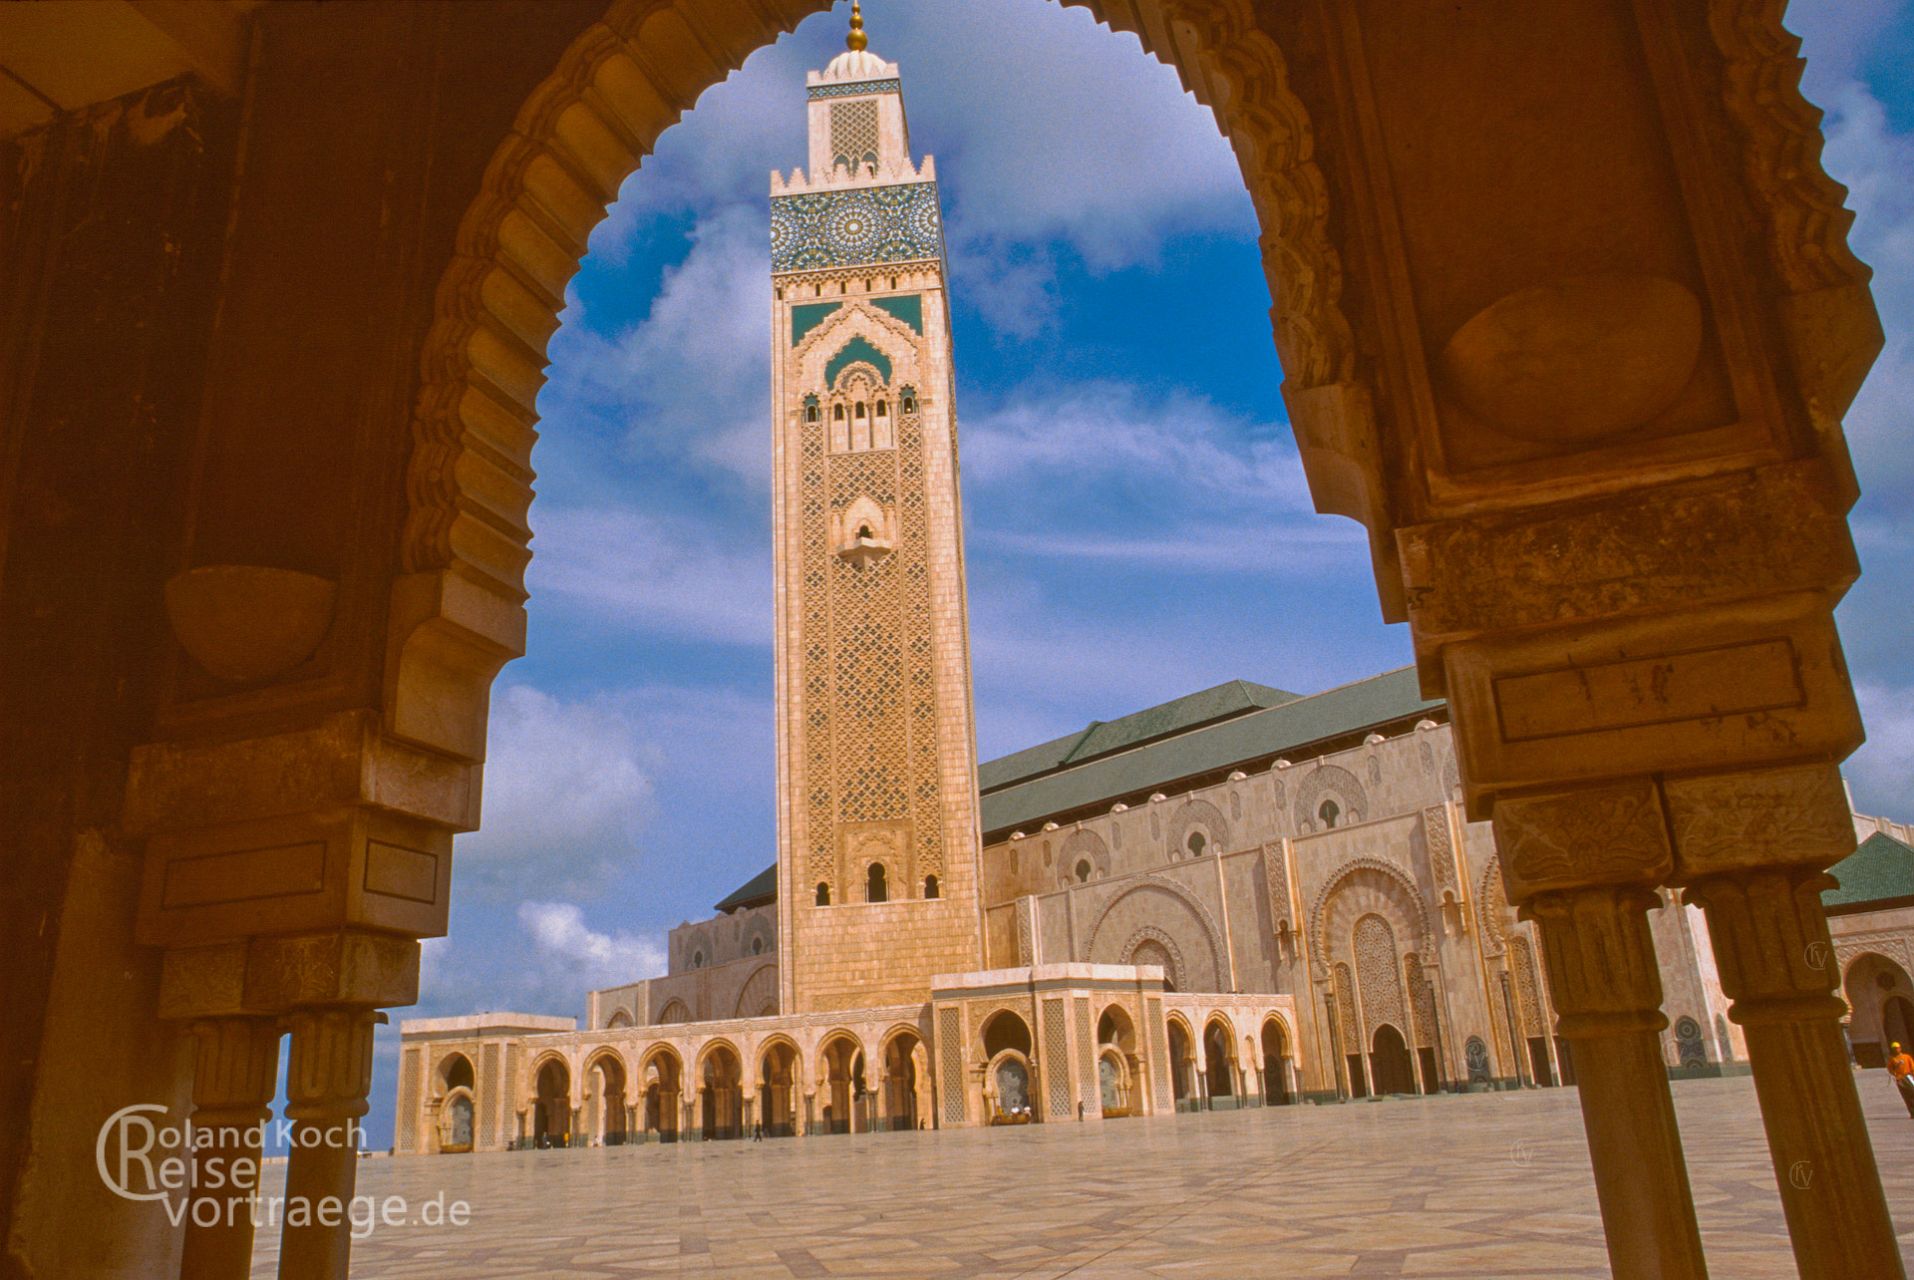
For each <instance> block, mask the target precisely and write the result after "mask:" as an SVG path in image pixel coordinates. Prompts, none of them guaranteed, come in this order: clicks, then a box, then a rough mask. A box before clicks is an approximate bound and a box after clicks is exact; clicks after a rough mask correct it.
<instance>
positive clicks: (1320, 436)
mask: <svg viewBox="0 0 1914 1280" xmlns="http://www.w3.org/2000/svg"><path fill="white" fill-rule="evenodd" d="M827 7H828V0H758V2H756V3H754V4H752V5H751V6H748V7H747V8H746V9H745V10H741V11H734V10H733V9H731V8H728V7H720V6H713V5H710V4H706V3H702V2H701V0H616V3H614V4H612V5H611V6H610V7H609V9H608V10H607V12H606V14H605V16H604V18H602V19H601V20H600V21H597V22H594V23H592V24H591V25H590V26H588V27H586V28H585V29H584V30H583V31H581V32H580V33H579V35H578V37H577V38H576V39H575V40H573V42H572V44H571V45H570V47H569V48H567V49H566V51H565V53H564V54H563V55H562V56H561V57H560V59H559V61H558V65H557V66H556V67H555V68H554V69H553V72H552V74H551V75H550V76H548V77H547V78H546V79H545V80H544V81H543V82H542V83H541V84H540V85H539V86H538V87H537V88H536V89H534V90H533V91H532V93H531V94H530V95H528V97H527V99H526V101H525V102H524V104H523V105H522V106H521V107H520V109H519V111H518V114H517V117H516V118H515V120H514V122H513V125H512V129H511V132H510V133H509V134H507V135H506V136H505V137H504V138H503V139H501V140H500V142H499V143H498V146H497V148H496V149H495V151H494V152H493V155H492V159H491V161H490V163H489V164H488V165H487V166H486V170H485V173H484V176H483V178H482V179H481V182H480V187H479V190H478V191H476V192H475V193H473V198H472V200H471V203H470V204H469V205H468V206H467V207H466V210H465V212H464V214H463V215H462V217H461V219H460V222H459V226H458V230H457V232H456V233H455V237H454V243H453V255H452V258H451V261H450V262H449V263H448V264H447V266H446V269H445V271H444V273H443V274H442V276H441V277H440V282H439V286H438V290H437V294H436V297H435V299H434V314H433V318H432V322H431V325H430V327H429V329H428V330H427V333H426V336H425V340H424V343H423V348H422V351H421V356H420V367H421V378H420V386H419V393H418V397H417V400H416V403H415V408H414V412H413V417H412V429H411V435H412V450H411V456H410V459H409V461H408V463H407V477H406V496H407V500H408V501H407V510H406V517H405V525H404V531H403V534H402V535H401V548H400V562H401V565H402V568H403V571H404V575H405V576H403V577H402V578H401V579H400V580H399V582H398V583H397V584H396V586H395V589H394V591H393V595H392V600H391V605H390V616H389V644H390V646H391V652H392V659H391V661H389V662H388V663H387V672H388V678H387V685H386V689H385V704H386V712H387V718H388V723H389V727H390V728H391V730H392V731H393V732H394V733H395V734H396V735H397V736H399V737H401V738H406V739H410V740H414V741H418V742H422V743H426V744H428V745H431V746H433V747H436V748H438V749H440V750H444V751H447V752H449V753H451V754H453V755H454V756H456V757H458V758H460V759H463V760H465V761H467V762H470V763H472V764H477V763H478V762H479V761H481V760H482V759H483V758H484V749H485V729H486V716H487V706H488V701H489V693H490V686H491V682H492V680H493V678H494V677H495V676H496V675H497V673H498V671H499V669H500V668H501V667H502V666H503V665H504V663H505V662H506V661H508V660H510V659H511V658H513V657H515V656H517V655H518V654H520V653H522V652H523V651H524V629H525V614H524V602H525V599H526V591H525V586H524V572H525V567H526V564H527V563H528V561H529V559H530V540H531V530H530V527H529V525H528V523H527V511H528V508H529V506H530V501H531V477H532V469H531V445H532V441H533V439H534V436H535V432H534V427H535V425H536V423H537V412H536V409H535V407H534V401H535V399H536V397H537V395H538V392H539V390H540V388H541V387H542V385H543V383H544V377H545V375H544V364H545V359H546V345H547V343H548V342H549V340H550V338H551V335H552V334H553V333H554V332H555V331H556V330H557V327H558V314H559V312H560V311H561V310H562V309H563V307H564V301H565V286H566V284H567V282H568V281H569V280H570V278H571V276H572V275H573V274H574V273H575V272H576V270H577V268H578V263H579V261H580V259H581V258H582V257H583V256H584V254H585V251H586V246H587V239H588V236H589V234H590V232H591V229H592V227H593V226H595V225H596V224H597V223H598V221H599V220H600V219H601V218H603V217H604V214H605V210H606V208H607V207H608V206H609V204H610V203H611V201H612V200H613V199H614V198H615V197H616V196H617V194H618V190H619V187H620V185H621V184H622V183H623V181H624V180H625V179H626V178H627V177H629V176H630V175H631V174H632V173H633V172H634V171H635V170H636V169H637V167H638V163H639V160H640V158H641V157H642V156H644V155H645V154H646V153H648V152H649V151H650V150H651V148H652V147H653V145H654V144H655V143H656V141H657V138H658V136H659V134H661V133H662V132H663V131H664V130H665V129H666V128H667V127H669V126H670V125H671V124H672V123H674V122H675V121H676V120H677V119H678V117H679V116H680V115H681V114H682V113H683V112H684V111H686V110H689V109H690V108H691V106H692V105H693V104H694V103H695V102H696V100H697V98H698V96H699V95H700V94H701V93H703V91H704V90H705V89H706V88H708V87H710V86H711V85H713V84H716V83H717V82H719V81H720V80H723V79H724V78H725V77H726V76H727V75H729V74H730V73H731V72H732V71H734V70H736V69H738V68H739V67H741V66H742V65H743V64H744V61H745V59H746V58H747V57H749V56H750V54H751V53H753V52H754V51H755V50H757V49H758V48H761V47H763V46H765V45H768V44H769V43H771V42H772V41H773V40H775V39H776V38H777V37H778V36H779V35H782V34H784V33H785V32H788V31H790V30H792V29H794V28H795V27H796V25H797V24H798V23H799V22H800V21H801V20H803V19H804V18H805V17H807V16H809V15H810V14H812V13H815V12H820V11H822V10H823V9H825V8H827ZM1085 7H1087V8H1089V9H1090V10H1091V12H1092V13H1093V14H1095V15H1096V16H1097V18H1098V19H1099V20H1101V21H1103V22H1105V23H1108V24H1109V25H1111V26H1112V27H1113V28H1117V29H1122V30H1130V31H1133V32H1135V34H1137V35H1138V36H1139V38H1140V39H1141V40H1142V42H1143V45H1144V48H1145V49H1147V50H1149V51H1150V52H1152V53H1154V54H1156V56H1158V57H1159V58H1161V59H1162V60H1163V61H1165V62H1167V63H1170V64H1171V65H1173V66H1175V67H1176V68H1177V69H1178V71H1179V73H1180V75H1181V77H1182V79H1183V81H1184V83H1185V84H1187V85H1189V86H1190V87H1191V88H1192V90H1193V91H1194V92H1195V94H1196V96H1197V98H1198V99H1199V101H1202V102H1204V103H1206V104H1208V105H1210V106H1211V107H1212V108H1213V109H1214V110H1215V111H1216V115H1217V122H1218V125H1219V127H1220V128H1221V130H1222V132H1223V133H1224V135H1225V136H1226V137H1228V138H1229V139H1230V140H1231V143H1232V145H1233V146H1234V148H1235V150H1236V154H1237V159H1238V163H1239V165H1240V167H1241V170H1242V173H1243V176H1244V180H1245V184H1246V186H1247V188H1248V191H1249V194H1250V197H1251V200H1252V202H1253V203H1254V205H1255V207H1256V211H1257V217H1258V221H1259V223H1260V224H1261V226H1262V228H1263V240H1262V243H1263V257H1264V267H1265V273H1266V275H1267V277H1268V279H1269V282H1270V285H1271V291H1272V293H1273V294H1274V296H1275V301H1276V307H1275V311H1274V315H1275V338H1276V348H1277V352H1278V354H1279V356H1280V358H1281V359H1282V361H1283V368H1284V371H1285V374H1286V377H1287V379H1288V384H1289V386H1290V387H1291V388H1293V389H1294V391H1293V394H1294V395H1295V397H1296V398H1297V399H1298V402H1299V403H1304V404H1313V403H1314V401H1307V400H1303V399H1302V396H1303V393H1307V392H1310V391H1312V390H1316V389H1319V388H1320V389H1325V390H1327V391H1331V392H1332V393H1333V394H1332V395H1331V396H1330V398H1331V399H1333V400H1334V401H1335V402H1336V404H1338V405H1346V406H1353V407H1354V413H1353V416H1354V417H1356V418H1358V419H1360V418H1363V417H1365V416H1366V415H1365V414H1364V413H1363V412H1362V411H1361V406H1362V405H1363V404H1365V403H1367V402H1368V401H1369V400H1370V399H1372V398H1373V394H1372V393H1370V392H1369V391H1368V390H1367V388H1366V385H1365V384H1364V383H1363V382H1362V381H1360V380H1359V379H1358V378H1357V376H1356V360H1355V349H1356V348H1355V341H1354V336H1353V330H1352V327H1351V325H1350V322H1349V320H1348V317H1347V314H1346V312H1345V311H1344V308H1343V305H1342V292H1343V268H1342V262H1341V258H1340V256H1339V254H1338V253H1337V251H1336V249H1335V247H1334V245H1333V244H1332V242H1331V239H1330V235H1329V223H1330V216H1331V200H1330V197H1329V186H1328V183H1327V181H1326V179H1325V176H1324V174H1323V172H1322V170H1321V168H1320V167H1319V165H1318V164H1317V162H1316V159H1315V140H1314V130H1313V129H1312V127H1311V124H1310V121H1309V118H1308V114H1307V112H1306V111H1305V109H1304V107H1303V104H1302V102H1301V100H1300V99H1299V98H1298V97H1297V96H1296V94H1295V93H1294V92H1293V91H1292V90H1291V89H1290V87H1289V75H1288V67H1287V65H1286V62H1285V60H1284V57H1283V54H1282V51H1281V50H1280V48H1279V47H1278V46H1277V44H1276V42H1275V40H1274V39H1273V38H1272V36H1271V35H1270V34H1269V32H1268V31H1267V30H1266V28H1265V26H1264V25H1262V21H1261V19H1260V17H1259V12H1258V7H1257V6H1256V5H1255V4H1254V3H1252V0H1222V2H1220V3H1213V4H1210V5H1208V6H1205V7H1204V8H1203V9H1202V10H1200V11H1193V12H1183V11H1182V7H1181V6H1180V5H1178V6H1176V7H1175V9H1174V10H1173V12H1175V14H1176V16H1175V17H1174V19H1173V20H1171V21H1167V22H1165V23H1163V24H1161V25H1155V24H1146V23H1145V22H1144V21H1143V20H1142V19H1141V17H1140V16H1138V15H1137V13H1136V11H1135V10H1134V9H1133V8H1131V7H1129V6H1114V5H1109V4H1104V3H1089V4H1087V5H1086V6H1085ZM741 14H742V15H743V16H742V17H741V16H740V15H741ZM1171 33H1173V34H1171ZM1165 36H1167V37H1168V38H1167V39H1166V40H1165V41H1164V43H1162V44H1161V46H1160V47H1159V43H1158V42H1159V39H1161V38H1163V37H1165ZM844 310H846V311H855V312H860V313H861V312H863V311H865V310H868V309H867V308H862V307H854V306H849V305H847V307H846V308H844ZM899 323H902V322H901V321H899ZM896 380H897V381H900V382H901V381H910V382H912V383H914V384H915V385H923V384H924V383H925V381H926V380H925V379H923V378H922V377H921V376H915V377H912V376H907V375H905V374H903V373H902V372H901V371H900V372H899V373H898V375H897V378H896ZM1299 412H1303V413H1305V414H1306V416H1313V415H1310V414H1308V411H1307V410H1304V411H1299ZM1335 412H1336V413H1337V414H1338V415H1340V416H1339V417H1338V418H1337V420H1338V421H1340V419H1341V416H1352V415H1351V410H1350V409H1349V408H1344V409H1341V410H1336V411H1335ZM1325 417H1327V415H1325ZM1362 429H1363V423H1362V422H1361V421H1357V422H1356V423H1355V425H1354V426H1353V427H1341V428H1331V429H1318V430H1315V431H1308V430H1299V431H1298V437H1299V440H1300V441H1301V442H1302V448H1301V452H1302V459H1303V465H1304V468H1305V470H1306V471H1307V473H1308V475H1309V479H1310V484H1311V488H1312V492H1313V493H1314V496H1315V499H1316V504H1317V506H1318V508H1319V509H1320V510H1323V511H1325V512H1333V513H1336V514H1341V515H1347V516H1351V517H1354V518H1356V519H1358V520H1363V521H1364V522H1365V523H1367V524H1370V525H1371V526H1372V527H1375V526H1377V522H1378V520H1379V519H1380V517H1381V514H1382V513H1381V504H1382V498H1381V497H1380V495H1379V494H1378V493H1377V491H1376V487H1375V485H1374V483H1373V481H1372V480H1371V478H1370V475H1369V470H1368V468H1367V465H1366V462H1367V460H1366V459H1365V458H1363V457H1360V456H1358V454H1359V446H1357V445H1353V444H1349V443H1345V441H1346V440H1347V439H1350V438H1361V435H1362ZM1379 545H1380V544H1379ZM1379 579H1380V580H1382V581H1384V582H1385V583H1388V582H1393V581H1395V575H1393V574H1389V573H1383V574H1380V575H1379ZM1388 592H1389V588H1388V587H1387V586H1385V594H1387V593H1388Z"/></svg>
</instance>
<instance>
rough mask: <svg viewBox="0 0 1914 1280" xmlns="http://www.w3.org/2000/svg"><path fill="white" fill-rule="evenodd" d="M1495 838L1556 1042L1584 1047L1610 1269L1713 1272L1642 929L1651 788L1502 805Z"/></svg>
mask: <svg viewBox="0 0 1914 1280" xmlns="http://www.w3.org/2000/svg"><path fill="white" fill-rule="evenodd" d="M1495 837H1496V843H1497V845H1499V846H1500V848H1501V850H1502V856H1503V857H1504V858H1505V859H1506V861H1505V863H1504V869H1503V874H1504V879H1505V880H1506V881H1507V884H1508V888H1509V897H1510V900H1511V901H1514V902H1518V903H1520V904H1522V914H1523V915H1524V916H1525V917H1526V918H1528V919H1531V920H1534V921H1535V922H1536V923H1537V925H1538V927H1539V929H1540V931H1541V940H1542V951H1543V956H1544V966H1543V967H1544V968H1545V969H1546V971H1547V975H1548V983H1549V990H1550V992H1551V994H1552V995H1553V996H1554V1000H1555V1010H1556V1014H1557V1017H1558V1019H1559V1023H1560V1029H1561V1034H1562V1035H1563V1036H1564V1037H1565V1038H1567V1039H1568V1040H1570V1041H1571V1042H1574V1043H1579V1044H1585V1045H1586V1046H1587V1052H1586V1053H1581V1054H1578V1055H1577V1059H1578V1061H1583V1062H1586V1063H1587V1064H1588V1069H1587V1071H1586V1072H1585V1073H1584V1074H1583V1076H1582V1078H1581V1090H1580V1095H1581V1104H1582V1126H1583V1129H1584V1130H1585V1132H1586V1133H1587V1135H1588V1150H1589V1158H1590V1161H1591V1163H1593V1165H1594V1167H1595V1194H1596V1197H1597V1199H1599V1200H1600V1202H1601V1206H1602V1220H1603V1222H1605V1223H1607V1224H1610V1225H1611V1229H1610V1230H1609V1232H1608V1259H1609V1266H1610V1269H1611V1270H1612V1272H1613V1273H1614V1275H1615V1276H1617V1277H1619V1278H1620V1280H1681V1278H1685V1277H1688V1278H1694V1280H1699V1278H1700V1277H1704V1276H1706V1275H1707V1274H1708V1269H1707V1264H1706V1263H1705V1262H1704V1261H1703V1260H1702V1253H1701V1237H1700V1234H1699V1232H1698V1231H1697V1230H1696V1227H1695V1207H1694V1198H1693V1195H1692V1194H1691V1193H1690V1190H1689V1186H1688V1168H1687V1165H1686V1164H1685V1163H1684V1162H1683V1159H1682V1150H1681V1134H1680V1132H1679V1131H1678V1130H1677V1129H1676V1127H1675V1106H1674V1101H1673V1099H1672V1098H1671V1097H1670V1096H1669V1092H1668V1073H1667V1071H1666V1070H1665V1069H1664V1067H1663V1065H1662V1058H1661V1044H1660V1033H1661V1031H1662V1029H1663V1028H1665V1027H1666V1026H1667V1025H1668V1019H1667V1017H1666V1016H1665V1015H1664V1014H1663V1013H1662V1011H1661V972H1660V969H1659V967H1658V964H1657V961H1656V958H1655V946H1654V940H1653V938H1652V937H1651V936H1650V934H1649V930H1648V914H1647V913H1648V911H1649V909H1650V908H1652V907H1658V906H1660V904H1661V898H1660V896H1659V895H1658V894H1656V893H1655V891H1654V889H1653V888H1652V887H1651V886H1653V885H1654V884H1656V883H1658V882H1659V880H1660V878H1661V877H1662V875H1663V874H1665V872H1666V870H1667V868H1668V867H1669V866H1670V865H1671V862H1672V858H1671V855H1670V851H1669V847H1668V839H1667V833H1666V830H1665V827H1664V826H1663V824H1662V821H1661V808H1660V805H1659V804H1658V803H1657V797H1656V795H1655V790H1654V786H1653V784H1652V783H1650V782H1648V781H1647V780H1646V779H1642V780H1638V781H1635V782H1631V783H1625V784H1620V785H1616V786H1611V787H1596V788H1583V789H1578V790H1575V791H1568V792H1557V793H1552V794H1543V795H1525V796H1507V797H1504V798H1503V799H1501V800H1500V801H1498V803H1497V805H1496V809H1495ZM1515 1030H1516V1038H1517V1044H1518V1046H1520V1038H1521V1037H1520V1028H1519V1026H1518V1027H1516V1028H1515ZM1518 1061H1519V1048H1518ZM1621 1223H1626V1224H1628V1229H1627V1230H1625V1231H1622V1230H1615V1229H1612V1228H1613V1227H1614V1226H1615V1225H1616V1224H1621Z"/></svg>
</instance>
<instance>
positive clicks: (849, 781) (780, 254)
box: [771, 4, 983, 1013]
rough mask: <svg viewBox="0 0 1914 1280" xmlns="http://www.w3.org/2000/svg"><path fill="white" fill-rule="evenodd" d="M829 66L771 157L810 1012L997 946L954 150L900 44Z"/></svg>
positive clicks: (780, 485)
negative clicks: (912, 127) (982, 782)
mask: <svg viewBox="0 0 1914 1280" xmlns="http://www.w3.org/2000/svg"><path fill="white" fill-rule="evenodd" d="M846 43H847V45H848V46H849V47H848V50H847V51H846V52H844V53H841V54H839V55H838V56H837V57H835V58H833V59H832V60H831V64H830V65H829V66H828V67H826V68H825V69H824V70H823V71H822V72H817V71H813V72H811V73H810V75H809V76H808V77H807V79H806V96H807V97H808V98H809V107H808V110H809V112H810V143H811V148H810V149H811V155H810V167H809V169H808V171H805V170H799V171H793V172H792V174H791V175H790V176H789V177H788V178H786V177H782V176H780V175H778V174H773V175H772V176H771V273H772V275H771V279H772V294H773V297H772V303H771V313H772V314H771V347H772V355H771V406H772V409H771V411H772V427H771V439H772V452H773V458H774V471H775V480H774V482H773V493H774V501H773V507H774V523H775V526H776V534H775V537H776V564H777V626H778V636H777V701H778V825H779V832H778V915H779V921H778V923H779V931H778V937H779V947H780V953H781V954H780V965H779V970H780V982H781V983H782V990H781V991H780V993H779V994H780V997H781V999H780V1007H781V1008H782V1010H783V1011H784V1012H786V1013H802V1012H805V1011H808V1010H816V1009H850V1008H861V1007H869V1006H873V1005H881V1004H891V1003H907V1002H915V1001H921V1000H923V999H925V998H926V997H927V995H928V992H929V988H930V979H931V976H932V975H933V974H937V973H950V972H959V971H963V970H968V969H975V968H977V967H979V965H980V964H981V961H982V956H983V945H982V936H983V926H982V914H981V907H980V899H979V889H980V885H979V883H978V881H979V866H980V860H981V855H980V852H979V847H978V841H979V836H980V833H979V831H978V817H977V773H976V761H977V750H976V739H975V733H974V730H973V728H972V724H971V700H970V636H969V626H968V619H967V615H966V606H965V599H964V549H963V521H962V509H961V507H960V505H959V502H958V495H957V417H956V409H955V405H954V403H953V397H952V381H951V355H950V311H949V303H948V301H947V299H946V297H945V294H944V238H943V223H942V218H941V217H940V214H939V209H938V200H937V182H936V170H935V166H934V165H933V164H932V161H931V159H930V157H929V156H926V157H924V162H923V165H922V166H921V167H919V166H917V165H916V164H914V163H913V162H912V160H911V155H910V134H909V131H908V128H907V126H906V124H905V120H904V100H903V96H902V92H901V86H900V83H899V79H898V71H897V66H896V64H895V63H890V62H885V61H884V60H883V59H882V58H879V57H878V56H877V55H876V54H874V53H872V52H870V51H869V50H868V49H867V48H866V47H865V36H864V22H863V16H862V14H861V12H860V11H859V8H858V6H857V5H856V4H853V5H852V6H851V34H850V38H849V40H848V41H847V42H846Z"/></svg>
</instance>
